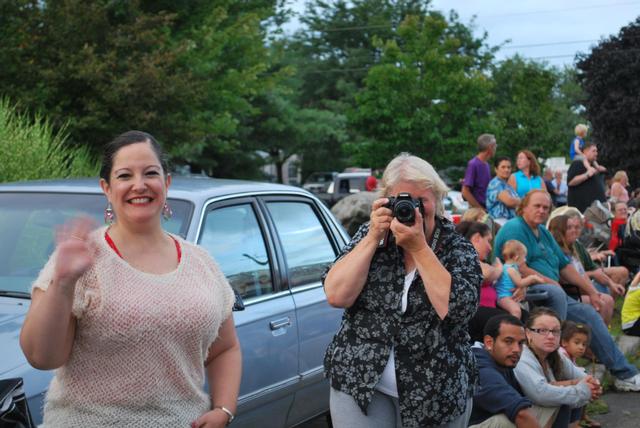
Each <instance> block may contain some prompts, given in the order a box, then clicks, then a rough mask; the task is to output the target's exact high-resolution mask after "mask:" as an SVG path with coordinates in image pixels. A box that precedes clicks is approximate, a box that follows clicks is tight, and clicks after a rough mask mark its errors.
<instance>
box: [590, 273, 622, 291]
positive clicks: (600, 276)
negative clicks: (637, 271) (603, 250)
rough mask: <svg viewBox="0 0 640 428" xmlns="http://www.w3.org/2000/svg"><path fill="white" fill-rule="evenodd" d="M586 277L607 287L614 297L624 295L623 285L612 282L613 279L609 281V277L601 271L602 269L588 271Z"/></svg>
mask: <svg viewBox="0 0 640 428" xmlns="http://www.w3.org/2000/svg"><path fill="white" fill-rule="evenodd" d="M587 276H588V277H589V278H593V279H595V280H596V281H598V282H599V283H600V284H602V285H605V286H607V287H609V289H610V290H611V292H612V293H613V294H614V297H615V296H616V295H618V296H622V295H624V293H625V289H624V285H622V284H618V283H616V282H614V281H613V279H611V277H609V275H607V274H606V273H605V272H604V270H602V268H597V269H595V270H590V271H589V272H587Z"/></svg>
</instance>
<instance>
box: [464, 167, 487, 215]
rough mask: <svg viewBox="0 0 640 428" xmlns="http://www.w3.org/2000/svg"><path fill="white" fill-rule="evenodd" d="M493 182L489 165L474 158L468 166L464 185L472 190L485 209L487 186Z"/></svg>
mask: <svg viewBox="0 0 640 428" xmlns="http://www.w3.org/2000/svg"><path fill="white" fill-rule="evenodd" d="M489 181H491V169H490V168H489V164H488V163H487V162H485V161H482V160H480V159H478V157H477V156H474V157H473V159H471V160H470V161H469V163H468V164H467V170H466V171H465V173H464V181H463V182H462V184H463V185H464V186H467V187H468V188H469V190H471V194H472V195H473V197H474V198H476V201H478V203H480V205H482V206H483V207H484V206H486V205H485V202H486V199H487V186H488V185H489Z"/></svg>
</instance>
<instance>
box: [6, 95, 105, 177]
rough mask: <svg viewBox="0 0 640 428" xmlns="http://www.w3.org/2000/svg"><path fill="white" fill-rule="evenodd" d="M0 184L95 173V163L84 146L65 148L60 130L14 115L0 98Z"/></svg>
mask: <svg viewBox="0 0 640 428" xmlns="http://www.w3.org/2000/svg"><path fill="white" fill-rule="evenodd" d="M0 165H2V168H0V182H6V181H21V180H35V179H43V178H67V177H82V176H87V177H88V176H94V175H97V174H98V166H97V163H96V162H95V161H94V160H92V158H91V156H90V155H89V151H88V150H87V149H86V148H85V147H81V148H75V147H72V146H70V145H69V143H68V141H67V134H66V133H65V130H64V127H63V129H62V130H60V131H55V130H54V129H53V127H52V126H51V124H50V123H49V121H48V120H47V119H45V118H43V117H40V116H36V117H35V118H34V119H32V118H30V117H28V116H27V115H25V114H21V113H18V112H17V111H16V109H15V107H13V106H11V104H10V103H9V101H8V100H7V99H0Z"/></svg>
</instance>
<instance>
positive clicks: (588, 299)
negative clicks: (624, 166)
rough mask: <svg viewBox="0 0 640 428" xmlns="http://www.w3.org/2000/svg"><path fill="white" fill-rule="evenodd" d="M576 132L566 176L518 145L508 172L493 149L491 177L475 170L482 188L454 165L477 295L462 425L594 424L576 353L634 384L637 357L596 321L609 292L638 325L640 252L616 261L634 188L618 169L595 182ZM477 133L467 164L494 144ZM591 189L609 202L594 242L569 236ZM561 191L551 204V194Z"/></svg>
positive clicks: (603, 320) (579, 231)
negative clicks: (477, 272) (594, 245)
mask: <svg viewBox="0 0 640 428" xmlns="http://www.w3.org/2000/svg"><path fill="white" fill-rule="evenodd" d="M583 131H585V130H583V129H581V130H580V132H583ZM585 132H586V131H585ZM576 135H577V137H576V140H575V141H574V142H573V143H572V148H574V147H573V144H574V143H575V153H576V154H577V156H576V157H575V159H573V158H572V159H573V162H572V164H571V166H570V168H569V171H568V173H567V179H566V182H565V181H564V180H563V174H562V172H560V171H552V170H545V174H544V176H541V174H540V167H539V165H538V163H537V161H536V158H535V156H533V154H532V153H531V152H529V151H527V150H523V151H521V152H519V153H518V157H517V162H516V166H517V171H516V172H515V173H512V170H511V161H510V159H509V158H506V157H498V158H497V159H496V160H495V162H494V166H495V177H493V178H492V179H490V180H488V182H487V179H486V178H483V179H482V180H480V184H481V185H482V183H484V182H486V192H484V195H483V192H482V191H479V190H478V188H477V187H478V182H479V180H478V179H477V177H478V176H479V175H478V174H477V173H475V172H474V173H473V174H469V170H470V169H469V168H468V170H467V174H466V175H465V179H464V181H463V195H465V196H466V195H468V194H474V195H475V196H476V197H475V199H473V200H470V205H471V206H472V207H471V209H470V210H469V211H468V212H467V213H466V214H465V215H464V216H463V218H462V222H461V223H459V224H458V225H457V230H458V232H459V233H460V234H461V235H463V236H464V237H465V238H467V239H468V240H469V241H470V242H471V243H472V245H473V246H474V248H475V249H476V252H477V253H478V256H479V258H480V262H481V268H482V275H483V283H482V286H481V289H480V301H479V305H480V306H479V308H478V310H477V312H476V314H475V316H474V317H473V318H472V319H471V321H470V323H469V334H470V336H471V340H472V342H474V343H475V344H474V348H473V351H474V354H475V357H476V361H477V364H478V369H479V373H480V377H479V386H478V388H477V389H476V392H475V395H474V399H473V412H472V416H471V421H470V426H473V427H503V426H504V427H507V426H509V427H510V426H518V427H521V426H522V427H567V426H577V425H578V423H580V425H581V426H589V427H598V426H599V424H598V423H597V422H595V421H593V420H590V419H589V418H588V417H587V416H586V414H585V412H584V406H585V405H586V404H587V403H588V402H589V401H590V400H593V399H596V398H598V397H599V396H600V395H601V394H602V388H601V386H600V384H599V382H598V381H597V380H596V379H595V378H593V377H592V376H591V375H589V374H587V373H586V372H585V370H584V369H583V368H581V367H579V366H578V365H577V363H576V359H577V358H580V357H583V356H584V355H585V353H587V356H588V357H590V358H592V359H594V360H596V359H597V361H599V362H600V363H602V364H603V365H604V366H605V367H606V369H607V370H608V371H609V372H610V373H611V375H612V376H613V377H614V378H615V382H614V386H615V388H616V389H617V390H620V391H634V392H637V391H640V374H639V373H638V369H637V368H636V367H635V366H634V365H633V364H631V363H629V361H627V359H626V357H625V356H624V355H623V354H622V352H621V351H620V349H619V348H618V347H617V345H616V343H615V341H614V340H613V338H612V336H611V335H610V333H609V330H608V325H609V324H610V323H611V322H612V318H613V314H614V304H615V299H616V298H621V299H624V302H623V306H622V313H621V327H622V330H623V332H624V333H625V334H629V335H635V336H640V272H637V271H638V265H639V264H640V263H635V259H634V258H633V257H637V261H638V262H640V245H639V246H638V252H637V255H636V254H635V253H631V258H630V260H631V263H621V261H624V259H623V256H624V255H627V256H628V255H629V250H628V249H627V253H625V252H624V251H625V243H626V242H627V241H628V240H629V239H628V237H629V235H630V230H629V228H631V227H633V229H635V226H634V223H633V221H636V222H637V223H638V224H637V226H638V227H637V229H638V230H640V213H639V214H638V215H637V220H636V219H635V218H634V217H631V218H630V217H629V215H630V213H631V212H633V210H634V209H635V208H636V207H637V206H638V205H639V204H637V201H638V200H640V199H635V197H636V196H637V195H634V193H635V192H634V193H632V195H631V196H629V193H628V191H627V190H626V188H627V186H628V184H629V182H628V177H627V175H626V173H625V172H624V171H618V172H617V173H616V174H615V175H614V177H613V179H612V183H611V187H610V189H607V186H606V185H605V180H604V175H605V173H606V168H604V167H603V166H601V165H599V164H598V163H597V161H596V159H597V147H596V146H595V145H594V144H592V143H584V141H582V139H581V138H580V137H579V135H578V128H576ZM481 137H482V138H479V140H478V146H479V154H478V156H477V159H474V160H472V162H470V166H471V165H472V163H474V162H475V164H474V165H473V169H474V170H476V171H477V170H479V169H480V166H479V164H480V163H481V162H479V161H482V162H484V164H487V161H488V160H489V158H491V157H492V156H493V155H494V154H495V151H496V144H495V138H493V136H487V135H484V136H481ZM489 137H491V138H489ZM481 140H482V141H481ZM487 165H488V164H487ZM485 168H488V166H486V167H485ZM484 176H486V170H485V173H484V174H483V177H484ZM482 196H485V198H484V199H483V198H482ZM607 198H610V199H609V200H607ZM595 201H600V202H601V203H603V204H605V206H606V203H607V202H609V203H610V205H609V206H608V207H607V208H609V209H610V211H611V212H612V213H613V219H612V220H610V223H609V224H610V227H611V236H610V240H609V242H607V243H605V248H604V250H602V251H599V250H600V249H599V248H598V249H597V250H596V251H593V250H590V249H588V248H586V247H585V245H583V243H582V242H580V240H579V238H580V237H581V236H582V235H583V231H584V230H585V222H584V215H583V213H584V212H585V211H586V210H587V209H588V208H589V207H590V206H591V205H592V204H593V203H594V202H595ZM567 203H568V204H569V205H570V207H564V208H563V209H559V210H556V211H554V212H553V215H552V208H553V207H554V206H563V205H566V204H567ZM629 225H630V226H629ZM631 236H632V238H633V233H631ZM638 241H639V244H640V234H639V235H638ZM492 250H493V252H492ZM634 251H635V250H634ZM625 259H626V257H625ZM628 260H629V259H627V261H628ZM624 265H626V266H624ZM630 273H635V276H633V280H631V281H629V279H630ZM627 287H628V288H627Z"/></svg>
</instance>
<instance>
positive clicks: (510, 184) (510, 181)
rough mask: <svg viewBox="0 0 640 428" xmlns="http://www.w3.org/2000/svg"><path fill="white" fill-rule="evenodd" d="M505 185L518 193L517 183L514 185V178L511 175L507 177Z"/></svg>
mask: <svg viewBox="0 0 640 428" xmlns="http://www.w3.org/2000/svg"><path fill="white" fill-rule="evenodd" d="M507 184H508V185H509V186H511V187H513V188H514V189H516V191H518V188H517V187H516V186H517V183H516V176H515V175H514V174H511V175H510V176H509V179H508V180H507Z"/></svg>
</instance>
